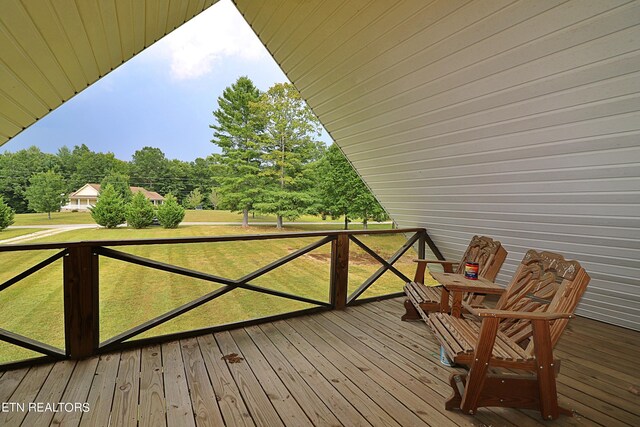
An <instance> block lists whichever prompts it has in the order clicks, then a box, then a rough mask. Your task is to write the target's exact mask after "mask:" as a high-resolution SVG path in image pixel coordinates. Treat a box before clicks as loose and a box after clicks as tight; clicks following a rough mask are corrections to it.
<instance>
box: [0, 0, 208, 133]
mask: <svg viewBox="0 0 640 427" xmlns="http://www.w3.org/2000/svg"><path fill="white" fill-rule="evenodd" d="M215 2H216V0H75V1H74V0H2V1H0V145H2V144H4V143H5V142H7V141H8V140H9V139H10V138H12V137H14V136H15V135H17V134H18V133H19V132H21V131H22V130H23V129H25V128H27V127H28V126H30V125H32V124H33V123H35V122H36V121H37V120H39V119H41V118H42V117H44V116H45V115H46V114H47V113H48V112H50V111H52V110H53V109H55V108H57V107H59V106H60V105H61V104H62V103H63V102H66V101H68V100H69V99H70V98H72V97H73V96H74V95H75V94H77V93H79V92H80V91H82V90H83V89H85V88H86V87H87V86H89V85H90V84H92V83H94V82H95V81H96V80H98V79H99V78H101V77H103V76H105V75H106V74H108V73H109V72H110V71H112V70H113V69H114V68H116V67H118V66H119V65H121V64H123V63H124V62H125V61H127V60H129V59H130V58H132V57H133V56H134V55H136V54H137V53H139V52H141V51H142V50H143V49H145V48H146V47H148V46H150V45H151V44H153V43H154V42H155V41H157V40H159V39H161V38H162V37H164V36H165V35H166V34H168V33H170V32H171V31H173V30H174V29H176V28H177V27H179V26H180V25H182V24H184V23H185V22H187V21H188V20H190V19H191V18H193V17H194V16H196V15H197V14H199V13H200V12H202V11H203V10H205V9H206V8H208V7H209V6H211V5H212V4H214V3H215Z"/></svg>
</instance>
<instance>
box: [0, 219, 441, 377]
mask: <svg viewBox="0 0 640 427" xmlns="http://www.w3.org/2000/svg"><path fill="white" fill-rule="evenodd" d="M398 234H403V235H405V237H406V239H407V240H406V242H404V244H402V245H401V247H400V248H398V249H397V251H396V252H395V253H394V254H393V255H392V256H391V257H390V258H388V259H386V258H385V257H384V256H382V255H381V254H380V253H378V252H377V251H376V250H374V249H372V248H371V247H370V246H368V245H367V244H366V243H365V239H363V236H366V235H398ZM309 238H314V239H317V240H316V241H315V242H313V243H311V244H308V245H306V246H304V247H302V248H300V249H297V250H294V251H293V252H291V253H289V254H287V255H285V256H283V257H281V258H279V259H276V260H275V261H272V262H269V263H268V264H266V265H264V266H262V267H260V268H258V269H256V270H254V271H252V272H250V273H248V274H245V275H244V276H242V277H240V278H237V279H232V278H228V277H223V276H222V275H215V274H211V273H207V272H203V271H199V270H195V269H190V268H186V267H182V266H177V265H172V264H169V263H166V262H161V261H158V260H154V259H151V258H147V257H142V256H139V255H134V254H131V253H127V252H125V251H123V250H122V249H123V248H124V247H127V246H149V245H176V244H180V245H193V244H197V243H210V244H215V243H220V242H258V241H264V240H275V239H309ZM352 244H353V245H356V246H357V247H359V248H360V249H361V250H362V251H364V252H365V253H367V254H368V255H369V256H370V257H371V258H372V259H373V260H375V261H376V262H377V263H379V264H380V267H379V268H378V269H377V270H376V271H375V272H374V273H373V274H372V275H371V276H370V277H369V278H367V279H366V280H365V281H364V282H363V283H362V284H361V285H360V286H358V287H357V289H355V291H353V292H351V293H349V291H348V283H349V251H350V247H353V246H351V245H352ZM325 245H330V258H329V261H328V262H329V263H330V274H329V283H328V284H327V285H328V294H329V298H328V302H327V301H321V300H319V299H316V298H309V297H307V296H302V295H296V294H293V293H288V292H284V291H282V290H276V289H270V288H268V287H264V286H259V285H257V284H255V283H254V282H255V280H256V279H258V278H259V277H262V276H264V275H265V274H267V273H269V272H271V271H273V270H275V269H277V268H280V267H282V266H285V265H286V264H288V263H290V262H291V261H293V260H295V259H297V258H299V257H301V256H303V255H305V254H308V253H309V252H311V251H313V250H315V249H318V248H321V247H324V246H325ZM427 245H428V246H429V247H430V248H431V251H432V252H433V253H434V254H435V255H436V256H438V257H441V255H440V253H439V252H438V250H437V248H436V247H435V245H434V243H433V241H432V240H431V238H430V237H429V235H428V233H427V230H426V229H424V228H406V229H392V230H353V231H320V232H299V233H277V234H276V233H274V234H256V235H238V236H215V237H191V238H171V239H140V240H111V241H110V240H100V241H82V242H69V243H50V244H27V245H5V246H0V252H17V251H51V250H57V251H58V252H56V253H55V254H54V255H52V256H49V257H48V258H46V259H44V260H43V261H40V262H38V263H37V264H35V265H33V266H32V267H30V268H28V269H26V270H25V271H23V272H21V273H19V274H16V275H15V276H13V277H12V278H10V279H8V280H5V281H4V283H0V292H1V291H3V290H5V289H7V288H9V287H11V286H13V285H14V284H16V283H18V282H20V281H21V280H22V279H25V278H27V277H29V276H31V275H32V274H34V273H36V272H37V271H40V270H41V269H43V268H45V267H47V266H48V265H50V264H52V263H54V262H56V261H58V260H59V259H60V258H62V260H63V280H62V282H63V283H62V284H61V285H62V287H63V294H64V336H65V345H64V347H65V348H64V349H60V348H56V347H54V346H51V345H49V344H46V343H43V342H41V341H38V340H35V339H32V338H29V337H26V336H23V335H20V334H17V333H15V332H11V331H9V330H6V329H3V325H0V340H2V341H5V342H8V343H10V344H13V345H16V346H18V347H22V348H25V349H28V350H31V351H35V352H38V353H41V354H42V355H43V356H41V357H37V358H31V359H26V360H22V361H14V362H11V363H7V364H3V365H0V370H4V369H9V368H14V367H17V366H20V365H26V364H33V363H37V362H46V361H51V360H60V359H68V358H71V359H80V358H85V357H89V356H92V355H95V354H100V353H105V352H109V351H117V350H121V349H123V348H128V347H133V346H141V345H146V344H151V343H156V342H163V341H168V340H174V339H182V338H186V337H191V336H196V335H201V334H204V333H209V332H216V331H221V330H226V329H233V328H238V327H243V326H248V325H251V324H258V323H264V322H270V321H274V320H278V319H284V318H289V317H294V316H300V315H304V314H310V313H313V312H317V311H323V310H340V309H343V308H345V307H347V306H350V305H354V304H361V303H363V302H367V301H370V300H377V299H382V298H393V297H397V296H400V295H402V292H400V291H399V292H397V293H390V294H386V295H378V296H375V297H369V298H364V297H363V294H364V293H365V291H367V290H368V289H369V288H370V287H371V286H372V285H373V284H374V283H375V282H376V281H377V280H378V279H380V277H382V275H383V274H385V273H386V272H391V273H392V274H394V275H395V276H397V277H398V278H400V279H401V280H402V281H403V282H407V281H409V280H410V279H409V278H408V277H407V276H406V275H405V274H404V273H402V272H401V271H400V270H399V269H398V268H396V267H395V266H394V264H395V263H396V262H397V261H398V260H399V259H400V258H401V257H402V256H403V255H404V254H405V253H406V252H407V251H408V250H409V249H411V248H412V247H413V248H415V250H416V252H417V255H418V256H419V257H424V255H425V249H426V246H427ZM107 258H109V259H115V260H118V261H120V262H124V263H128V264H134V265H137V266H141V267H144V268H149V269H153V270H159V271H163V272H167V273H172V274H175V275H179V276H184V277H187V278H193V279H198V280H201V281H206V282H210V283H214V284H217V285H221V286H219V287H217V288H216V289H215V290H213V291H210V292H208V293H206V294H204V295H202V296H200V297H198V298H196V299H194V300H192V301H189V302H187V303H184V304H182V305H180V306H178V307H176V308H174V309H172V310H169V311H167V312H165V313H163V314H161V315H159V316H156V317H154V318H152V319H150V320H148V321H145V322H143V323H141V324H139V325H137V326H135V327H132V328H129V329H127V330H126V331H124V332H122V333H119V334H117V335H115V336H112V337H110V338H108V339H106V340H104V341H102V342H101V341H100V310H99V294H100V280H101V279H100V259H107ZM236 289H244V290H248V291H252V292H255V293H256V294H263V295H271V296H276V297H279V298H283V299H285V300H290V301H297V302H302V303H306V304H311V305H313V307H311V308H306V309H302V310H294V311H289V312H285V313H280V314H277V315H270V316H264V317H259V318H253V319H250V320H244V321H238V322H233V323H225V324H219V325H212V326H208V327H205V328H201V329H193V330H188V331H180V332H175V333H170V334H165V335H159V336H152V337H144V338H140V335H141V334H143V333H145V332H147V331H149V330H150V329H152V328H155V327H157V326H159V325H162V324H164V323H166V322H168V321H170V320H172V319H175V318H177V317H179V316H181V315H183V314H185V313H188V312H190V311H192V310H194V309H195V308H197V307H200V306H202V305H204V304H206V303H208V302H210V301H213V300H215V299H217V298H220V297H221V296H222V295H225V294H227V293H230V292H233V291H234V290H236Z"/></svg>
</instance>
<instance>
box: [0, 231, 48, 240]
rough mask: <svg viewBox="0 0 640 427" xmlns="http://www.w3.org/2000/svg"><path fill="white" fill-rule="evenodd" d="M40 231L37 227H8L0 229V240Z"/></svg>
mask: <svg viewBox="0 0 640 427" xmlns="http://www.w3.org/2000/svg"><path fill="white" fill-rule="evenodd" d="M36 231H41V229H38V228H9V229H4V230H2V231H0V241H2V240H7V239H12V238H14V237H18V236H24V235H25V234H31V233H35V232H36Z"/></svg>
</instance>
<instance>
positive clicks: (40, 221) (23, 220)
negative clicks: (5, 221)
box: [13, 212, 95, 225]
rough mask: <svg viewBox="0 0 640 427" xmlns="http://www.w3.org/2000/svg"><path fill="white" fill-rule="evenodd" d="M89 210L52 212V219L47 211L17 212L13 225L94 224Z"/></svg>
mask: <svg viewBox="0 0 640 427" xmlns="http://www.w3.org/2000/svg"><path fill="white" fill-rule="evenodd" d="M94 222H95V221H94V220H93V218H91V214H90V213H89V212H52V213H51V219H49V218H48V216H47V214H46V213H28V214H16V216H15V219H14V224H13V225H59V224H93V223H94Z"/></svg>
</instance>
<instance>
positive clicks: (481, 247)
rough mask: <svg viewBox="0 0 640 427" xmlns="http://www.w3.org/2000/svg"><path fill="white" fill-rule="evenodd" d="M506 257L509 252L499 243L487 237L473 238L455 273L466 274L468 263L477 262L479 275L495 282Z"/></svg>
mask: <svg viewBox="0 0 640 427" xmlns="http://www.w3.org/2000/svg"><path fill="white" fill-rule="evenodd" d="M506 257H507V251H506V250H505V249H504V248H503V247H502V244H501V243H500V242H499V241H497V240H493V239H492V238H491V237H486V236H473V238H472V239H471V242H470V243H469V246H468V247H467V250H466V251H465V253H464V255H463V256H462V260H461V261H460V264H458V268H457V269H456V271H455V273H457V274H464V264H465V263H466V262H477V263H478V264H479V265H478V267H479V270H478V274H479V275H480V276H482V277H484V278H486V279H488V280H491V281H494V280H495V278H496V276H497V275H498V272H499V271H500V267H502V263H503V262H504V260H505V259H506Z"/></svg>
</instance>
